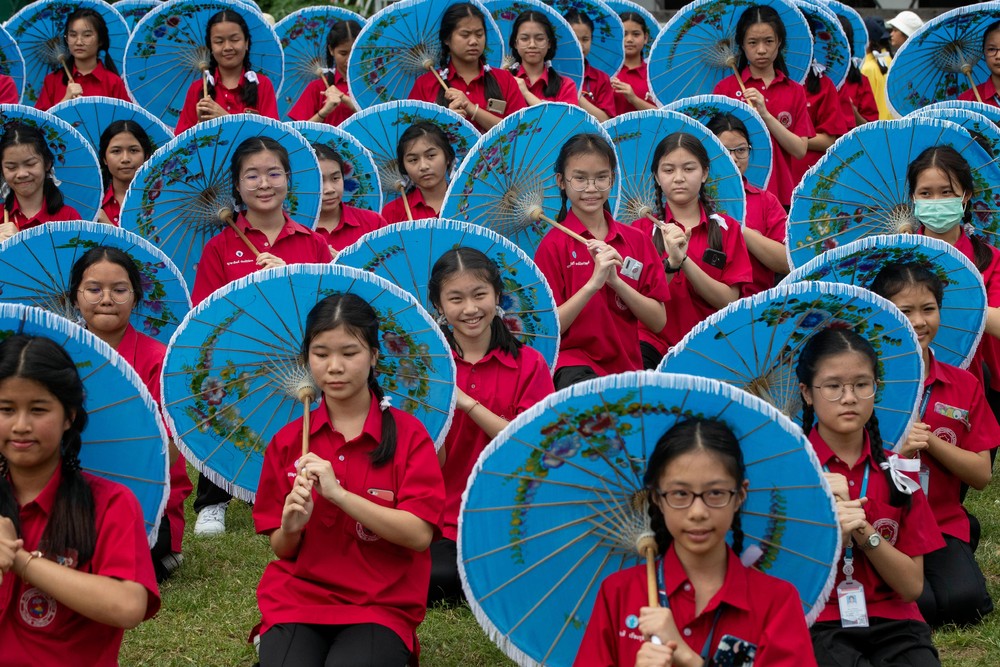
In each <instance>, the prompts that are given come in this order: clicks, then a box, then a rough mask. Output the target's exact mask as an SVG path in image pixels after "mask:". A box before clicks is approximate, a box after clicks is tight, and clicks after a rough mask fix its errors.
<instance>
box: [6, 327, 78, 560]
mask: <svg viewBox="0 0 1000 667" xmlns="http://www.w3.org/2000/svg"><path fill="white" fill-rule="evenodd" d="M8 378H24V379H26V380H31V381H33V382H37V383H38V384H40V385H42V386H43V387H45V389H46V391H48V392H49V393H50V394H52V395H53V396H54V397H55V398H56V400H58V401H59V403H60V405H62V408H63V410H64V411H65V413H66V418H67V419H68V420H69V421H70V425H69V428H67V429H66V431H65V433H63V436H62V443H61V444H60V466H61V474H62V477H61V479H60V482H59V488H58V490H57V491H56V499H55V502H54V503H53V505H52V513H51V514H50V515H49V520H48V523H46V524H45V531H44V532H43V533H42V538H41V540H40V541H39V543H38V549H39V550H41V551H43V552H45V553H46V554H51V555H52V556H56V557H70V556H71V555H73V553H74V552H75V557H76V565H75V566H76V567H77V568H80V567H81V566H84V565H86V564H87V563H88V562H90V559H91V558H92V557H93V556H94V548H95V545H96V544H97V525H96V519H95V517H96V514H95V510H94V494H93V493H92V492H91V490H90V485H89V484H88V483H87V480H86V478H84V476H83V474H82V473H81V472H80V447H81V446H82V444H83V441H82V435H81V434H82V433H83V430H84V429H85V428H86V427H87V411H86V410H85V409H84V407H83V403H84V390H83V381H82V380H81V379H80V374H79V373H78V372H77V370H76V364H74V363H73V360H72V359H71V358H70V356H69V355H68V354H67V353H66V350H64V349H63V348H62V347H61V346H60V345H59V344H58V343H56V342H54V341H52V340H50V339H48V338H43V337H41V336H27V335H24V334H16V335H14V336H11V337H10V338H8V339H6V340H5V341H3V342H2V343H0V382H3V381H4V380H7V379H8ZM9 473H10V469H9V463H8V461H7V460H6V459H5V458H3V456H0V515H2V516H5V517H7V518H8V519H10V520H11V521H13V522H14V528H15V530H16V531H17V534H18V535H20V534H21V526H20V508H19V506H18V504H17V497H16V496H15V495H14V489H13V486H12V484H11V483H10V481H8V479H7V475H8V474H9Z"/></svg>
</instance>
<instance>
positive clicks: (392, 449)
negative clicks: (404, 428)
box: [368, 368, 396, 467]
mask: <svg viewBox="0 0 1000 667" xmlns="http://www.w3.org/2000/svg"><path fill="white" fill-rule="evenodd" d="M368 389H370V390H371V392H372V394H374V395H375V400H377V401H378V402H379V409H380V410H381V411H382V439H381V440H380V441H379V443H378V447H376V448H375V449H373V450H372V451H371V453H370V454H369V455H368V459H369V460H370V461H371V462H372V465H373V466H375V467H379V466H383V465H385V464H387V463H390V462H391V461H392V459H393V457H395V456H396V418H395V417H393V416H392V410H390V409H389V408H388V407H386V408H383V407H382V399H384V398H385V391H384V390H383V389H382V385H380V384H379V383H378V378H377V377H376V376H375V369H374V368H372V369H371V370H370V371H368Z"/></svg>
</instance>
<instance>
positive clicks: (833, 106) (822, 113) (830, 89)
mask: <svg viewBox="0 0 1000 667" xmlns="http://www.w3.org/2000/svg"><path fill="white" fill-rule="evenodd" d="M806 106H807V108H808V110H809V120H811V121H812V124H813V130H814V131H815V132H816V133H817V134H820V133H823V134H828V135H830V136H831V137H833V138H834V139H836V138H837V137H840V136H843V135H845V134H847V131H848V130H850V129H851V128H852V127H854V118H853V116H852V118H851V123H850V125H848V124H847V121H846V120H845V119H844V112H843V111H842V109H841V105H840V92H839V91H838V90H837V86H835V85H834V84H833V80H832V79H831V78H830V77H828V76H827V75H826V74H821V75H820V77H819V90H817V91H816V92H815V93H810V92H809V91H808V90H806ZM825 154H826V152H825V151H823V152H820V151H812V150H810V151H806V156H805V157H804V158H801V159H795V158H793V159H792V184H793V186H795V185H798V183H799V181H801V180H802V176H803V174H805V173H806V171H808V170H809V167H811V166H813V165H814V164H816V163H817V162H819V159H820V158H821V157H823V155H825Z"/></svg>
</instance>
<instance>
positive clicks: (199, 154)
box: [121, 114, 322, 285]
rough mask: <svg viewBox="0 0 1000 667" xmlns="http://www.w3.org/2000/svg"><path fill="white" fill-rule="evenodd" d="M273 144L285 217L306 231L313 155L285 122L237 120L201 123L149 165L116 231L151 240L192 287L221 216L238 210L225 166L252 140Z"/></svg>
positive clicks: (315, 172)
mask: <svg viewBox="0 0 1000 667" xmlns="http://www.w3.org/2000/svg"><path fill="white" fill-rule="evenodd" d="M260 136H264V137H270V138H272V139H274V140H276V141H277V142H278V143H280V144H281V145H282V146H284V147H285V148H286V149H287V150H288V157H289V160H290V162H291V165H292V171H291V172H290V175H289V177H288V194H287V195H286V196H285V210H286V212H287V213H288V215H289V216H291V218H292V220H294V221H295V222H298V223H300V224H303V225H305V226H306V227H309V228H310V229H311V228H313V227H314V226H315V225H316V218H317V216H318V215H319V208H320V196H321V192H322V182H321V176H320V173H319V166H318V164H317V162H316V155H315V153H313V150H312V146H310V145H309V142H307V141H306V140H305V138H304V137H303V136H302V135H301V134H299V133H298V132H296V131H295V130H293V129H291V128H290V127H288V126H287V125H285V124H284V123H279V122H278V121H275V120H271V119H270V118H264V117H263V116H256V115H248V114H234V115H230V116H223V117H222V118H214V119H212V120H208V121H205V122H203V123H198V124H197V125H195V126H194V127H192V128H191V129H189V130H185V131H184V132H182V133H181V134H180V135H178V136H177V137H175V138H174V139H173V140H171V141H170V143H168V144H167V145H166V146H164V147H163V148H161V149H160V150H158V151H157V152H156V153H155V154H154V155H153V156H152V157H151V158H149V159H148V160H146V162H144V163H143V165H142V166H141V167H140V168H139V171H137V172H136V173H135V177H134V178H133V179H132V184H131V185H130V186H129V188H128V191H127V192H126V193H125V200H124V201H123V202H122V212H121V226H122V227H123V228H125V229H128V230H130V231H133V232H136V233H137V234H139V235H140V236H143V237H144V238H146V239H148V240H149V241H152V242H153V244H155V245H156V246H158V247H159V248H160V249H161V250H163V252H164V253H166V255H167V256H168V257H170V258H171V259H172V260H173V261H174V263H176V264H177V266H178V268H180V270H181V272H182V273H183V275H184V279H185V280H186V281H187V283H188V284H189V285H193V284H194V275H195V265H196V264H197V263H198V260H199V259H200V258H201V251H202V248H204V246H205V243H207V242H208V239H210V238H211V237H213V236H215V234H216V233H218V232H219V231H221V230H222V228H223V227H225V223H224V222H223V221H222V220H221V219H220V218H219V211H220V210H221V209H224V208H229V209H232V208H235V201H234V199H233V195H232V182H231V178H230V175H229V163H230V160H231V157H232V154H233V151H234V150H236V147H237V146H239V145H240V143H242V142H243V140H244V139H248V138H250V137H260Z"/></svg>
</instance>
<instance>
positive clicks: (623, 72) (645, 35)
mask: <svg viewBox="0 0 1000 667" xmlns="http://www.w3.org/2000/svg"><path fill="white" fill-rule="evenodd" d="M620 16H621V19H622V25H623V26H625V63H624V64H623V65H622V68H621V69H620V70H618V74H616V75H615V76H613V77H611V88H612V90H614V91H615V115H616V116H620V115H621V114H623V113H628V112H629V111H643V110H644V109H655V108H656V105H655V104H654V103H653V98H652V94H651V93H650V91H649V77H648V76H647V72H646V61H645V60H643V59H642V50H643V49H644V48H646V42H648V41H649V26H647V25H646V19H645V18H644V17H643V16H642V14H639V13H638V12H622V14H621V15H620Z"/></svg>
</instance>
